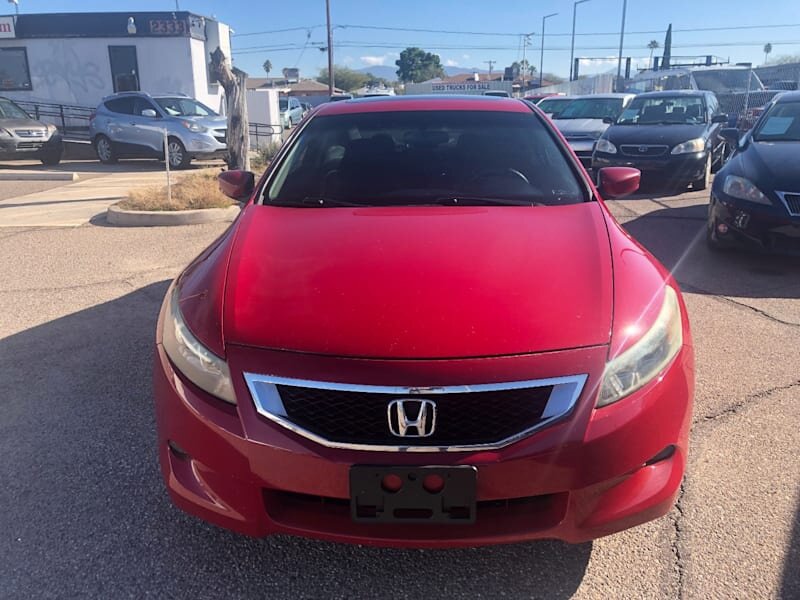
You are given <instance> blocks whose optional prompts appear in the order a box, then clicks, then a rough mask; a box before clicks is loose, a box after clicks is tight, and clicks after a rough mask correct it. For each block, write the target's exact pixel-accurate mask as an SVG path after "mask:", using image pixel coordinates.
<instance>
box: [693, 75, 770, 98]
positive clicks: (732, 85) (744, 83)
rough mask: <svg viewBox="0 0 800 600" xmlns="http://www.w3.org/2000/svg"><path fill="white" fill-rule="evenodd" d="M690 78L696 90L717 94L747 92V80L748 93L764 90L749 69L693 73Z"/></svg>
mask: <svg viewBox="0 0 800 600" xmlns="http://www.w3.org/2000/svg"><path fill="white" fill-rule="evenodd" d="M751 74H752V75H751ZM692 76H693V77H694V80H695V83H697V89H700V90H708V91H709V92H715V93H717V94H726V93H730V92H746V91H747V90H748V79H749V89H750V91H756V90H761V89H764V86H763V85H762V83H761V81H760V80H759V79H758V76H757V75H756V74H755V73H752V72H751V71H750V70H749V69H725V70H722V69H720V70H717V71H693V72H692ZM748 76H750V77H748Z"/></svg>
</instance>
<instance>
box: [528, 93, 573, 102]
mask: <svg viewBox="0 0 800 600" xmlns="http://www.w3.org/2000/svg"><path fill="white" fill-rule="evenodd" d="M563 95H564V94H554V93H552V92H551V93H549V94H528V95H527V96H525V97H524V98H523V100H527V101H528V102H533V103H534V104H538V103H539V102H540V101H542V100H544V99H545V98H552V97H554V96H563Z"/></svg>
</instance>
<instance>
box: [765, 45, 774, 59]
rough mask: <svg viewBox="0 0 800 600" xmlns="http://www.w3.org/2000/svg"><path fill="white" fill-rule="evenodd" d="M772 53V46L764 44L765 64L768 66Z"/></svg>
mask: <svg viewBox="0 0 800 600" xmlns="http://www.w3.org/2000/svg"><path fill="white" fill-rule="evenodd" d="M770 52H772V44H764V64H767V59H768V58H769V55H770Z"/></svg>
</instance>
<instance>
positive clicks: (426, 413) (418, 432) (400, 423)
mask: <svg viewBox="0 0 800 600" xmlns="http://www.w3.org/2000/svg"><path fill="white" fill-rule="evenodd" d="M387 417H388V420H389V431H391V432H392V435H394V436H397V437H408V438H423V437H429V436H431V435H433V432H434V431H435V430H436V403H435V402H434V401H433V400H424V399H420V400H417V399H415V398H403V399H401V400H392V401H391V402H390V403H389V406H388V409H387Z"/></svg>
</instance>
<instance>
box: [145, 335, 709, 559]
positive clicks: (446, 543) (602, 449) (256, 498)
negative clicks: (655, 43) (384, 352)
mask: <svg viewBox="0 0 800 600" xmlns="http://www.w3.org/2000/svg"><path fill="white" fill-rule="evenodd" d="M606 352H607V349H606V347H598V348H591V349H583V350H573V351H565V352H555V353H548V354H545V355H535V356H524V357H508V358H497V359H492V360H486V359H472V360H457V361H432V362H422V361H421V362H420V364H418V365H413V368H409V364H408V361H399V362H400V363H402V364H398V363H397V362H393V361H369V362H370V364H369V366H368V368H365V365H364V361H359V360H355V359H335V358H327V357H312V358H308V357H301V356H298V355H292V356H286V353H281V352H273V351H266V350H255V349H252V348H247V349H245V348H237V347H230V348H229V352H228V360H229V364H230V365H231V368H232V372H234V374H233V377H234V382H235V383H234V385H235V387H236V393H237V397H238V398H239V404H238V406H237V407H232V406H230V405H227V404H225V403H223V402H221V401H219V400H217V399H215V398H213V397H210V396H209V395H208V394H206V393H205V392H203V391H201V390H199V389H198V388H196V387H195V386H194V385H192V384H191V383H190V382H188V381H186V380H185V379H184V378H183V377H182V375H180V374H179V373H176V372H175V370H174V369H173V368H172V366H171V363H170V362H169V360H168V358H167V357H166V355H165V353H164V351H163V348H162V347H161V346H160V345H157V347H156V353H155V365H154V366H155V369H154V389H155V397H156V413H157V422H158V454H159V459H160V463H161V469H162V474H163V476H164V480H165V482H166V484H167V488H168V490H169V493H170V496H171V497H172V499H173V501H174V502H175V504H177V505H178V506H179V507H181V508H182V509H184V510H186V511H187V512H190V513H192V514H195V515H197V516H199V517H201V518H203V519H204V520H207V521H210V522H212V523H214V524H217V525H220V526H222V527H226V528H229V529H232V530H235V531H238V532H241V533H244V534H248V535H252V536H265V535H270V534H276V533H287V534H293V535H299V536H304V537H313V538H319V539H327V540H334V541H341V542H354V543H361V544H373V545H386V546H405V547H453V546H476V545H483V544H498V543H509V542H515V541H521V540H530V539H536V538H558V539H562V540H566V541H569V542H581V541H585V540H590V539H593V538H596V537H599V536H603V535H608V534H610V533H614V532H616V531H620V530H622V529H626V528H629V527H632V526H635V525H638V524H641V523H643V522H646V521H649V520H651V519H654V518H656V517H659V516H661V515H663V514H665V513H666V512H667V511H669V510H670V508H671V507H672V504H673V501H674V498H675V496H676V494H677V492H678V489H679V487H680V482H681V479H682V476H683V472H684V468H685V464H686V452H687V443H688V440H687V436H688V429H689V424H690V417H691V404H692V396H693V386H694V374H693V367H692V365H693V354H692V349H691V347H688V346H685V347H684V348H683V349H682V351H681V352H680V353H679V354H678V356H677V357H676V359H675V360H674V361H673V362H672V363H671V364H670V366H669V367H668V368H667V369H666V370H665V372H664V373H663V377H662V378H660V379H656V380H654V381H653V382H651V383H650V384H649V385H647V386H645V387H644V388H642V389H641V390H639V391H638V392H636V393H634V394H632V395H631V396H629V397H628V398H626V399H624V400H622V401H620V402H618V403H616V404H614V405H611V406H608V407H605V408H602V409H600V410H595V409H594V408H593V406H594V396H595V391H596V389H597V385H598V381H599V375H597V374H599V373H601V372H602V366H603V364H604V362H605V356H606ZM266 369H269V371H271V372H273V373H274V372H280V373H281V374H282V375H284V376H286V377H297V378H301V377H302V375H303V373H305V374H306V378H308V376H307V374H308V373H309V372H313V373H314V374H315V377H316V378H317V379H318V380H322V381H335V380H337V379H339V380H345V381H348V380H349V381H357V380H358V379H357V378H358V377H359V376H360V377H361V382H363V383H373V384H375V383H380V382H381V380H382V381H383V383H386V382H392V383H394V384H398V383H399V384H401V385H404V384H407V382H404V381H402V379H403V378H404V377H405V378H409V377H413V378H415V380H417V381H418V380H419V379H423V380H424V381H425V383H426V385H443V384H444V381H445V380H448V381H449V382H450V383H452V380H453V374H454V373H462V377H463V374H468V376H467V379H468V381H466V382H465V383H475V382H476V381H479V380H483V381H497V380H508V381H511V380H515V379H519V375H520V373H525V376H524V377H525V378H531V377H532V378H538V377H542V376H544V375H545V374H550V375H552V376H558V375H566V374H575V373H574V372H575V371H576V370H577V371H581V372H589V373H590V376H589V379H588V380H587V382H586V386H585V387H584V391H583V393H582V395H581V398H579V400H578V404H577V405H576V407H575V409H574V411H573V413H572V414H571V415H570V417H569V418H568V419H566V420H564V421H562V422H560V423H557V424H555V425H552V426H551V427H548V428H547V429H544V430H542V431H539V432H537V433H534V434H533V435H531V436H529V437H527V438H525V439H523V440H521V441H518V442H516V443H513V444H511V445H509V446H506V447H504V448H501V449H499V450H493V451H473V452H435V451H432V452H425V453H403V452H365V451H354V450H341V449H334V448H328V447H325V446H322V445H319V444H316V443H314V442H312V441H310V440H308V439H306V438H303V437H300V436H298V435H296V434H294V433H292V432H290V431H289V430H287V429H284V428H282V427H280V426H279V425H277V424H275V423H272V422H270V421H268V420H266V419H265V418H263V417H261V416H260V415H259V414H258V413H257V412H256V409H255V407H254V405H253V402H252V400H251V398H250V397H249V394H248V391H247V388H246V386H245V383H244V380H243V377H242V372H243V371H258V370H260V371H261V372H264V371H265V370H266ZM311 369H313V370H311ZM570 371H572V373H570ZM591 373H594V374H595V375H591ZM364 379H366V381H365V380H364ZM398 380H400V381H398ZM170 442H172V443H173V444H175V445H177V446H176V447H177V448H178V450H177V451H176V450H175V449H171V448H170V445H169V444H170ZM671 446H674V452H673V453H672V454H671V455H669V456H668V457H667V458H664V459H663V460H659V461H658V462H655V463H654V464H649V465H648V464H646V463H647V462H648V461H649V460H650V459H651V458H652V457H654V456H656V455H658V454H659V453H661V452H662V451H663V450H664V449H665V448H669V447H671ZM354 464H362V465H363V464H372V465H396V466H408V465H415V466H426V465H437V466H449V465H465V464H466V465H474V466H476V467H477V470H478V475H477V480H478V488H477V501H478V509H477V520H476V522H475V523H474V524H471V525H436V524H430V525H427V524H426V525H407V524H402V525H395V524H383V525H376V524H373V523H369V524H364V523H355V522H353V521H352V520H351V517H350V509H349V504H348V502H349V500H348V498H349V487H348V480H349V469H350V467H351V466H352V465H354Z"/></svg>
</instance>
